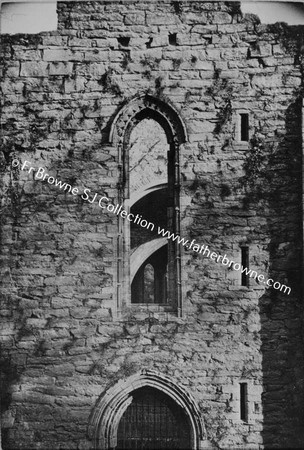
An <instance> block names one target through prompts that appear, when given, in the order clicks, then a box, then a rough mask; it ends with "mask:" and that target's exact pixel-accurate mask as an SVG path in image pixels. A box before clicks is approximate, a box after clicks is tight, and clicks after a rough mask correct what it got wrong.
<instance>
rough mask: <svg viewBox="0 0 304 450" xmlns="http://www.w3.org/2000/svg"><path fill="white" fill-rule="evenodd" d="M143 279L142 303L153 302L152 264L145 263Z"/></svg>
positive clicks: (153, 280)
mask: <svg viewBox="0 0 304 450" xmlns="http://www.w3.org/2000/svg"><path fill="white" fill-rule="evenodd" d="M143 281H144V303H154V297H155V295H154V294H155V277H154V267H153V266H152V264H147V265H146V266H145V268H144V273H143Z"/></svg>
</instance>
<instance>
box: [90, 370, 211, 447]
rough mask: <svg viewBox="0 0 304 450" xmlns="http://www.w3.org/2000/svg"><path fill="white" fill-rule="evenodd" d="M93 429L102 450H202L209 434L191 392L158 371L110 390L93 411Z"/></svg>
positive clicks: (95, 440) (131, 379)
mask: <svg viewBox="0 0 304 450" xmlns="http://www.w3.org/2000/svg"><path fill="white" fill-rule="evenodd" d="M88 434H89V437H90V439H92V440H93V443H94V449H96V450H127V449H132V450H133V449H134V450H146V449H150V450H152V449H154V450H161V449H168V450H169V449H170V450H171V449H172V450H174V449H176V450H177V449H180V450H199V449H201V448H202V443H203V441H204V440H205V439H206V431H205V427H204V424H203V420H202V417H201V415H200V412H199V409H198V407H197V405H196V403H195V400H194V399H193V398H192V396H191V395H190V393H188V392H186V391H184V389H183V388H181V387H179V386H178V384H177V383H175V382H174V381H173V380H172V379H169V378H167V377H166V376H164V375H161V374H159V373H158V372H155V371H152V370H143V371H142V372H141V373H138V374H135V375H133V376H131V377H129V378H127V379H125V380H121V381H119V382H118V383H116V384H115V385H114V386H112V387H111V388H110V389H108V390H107V391H106V392H104V393H103V394H102V395H101V397H100V398H99V400H98V401H97V403H96V405H95V407H94V409H93V411H92V414H91V417H90V420H89V426H88Z"/></svg>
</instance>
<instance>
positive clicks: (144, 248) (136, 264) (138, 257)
mask: <svg viewBox="0 0 304 450" xmlns="http://www.w3.org/2000/svg"><path fill="white" fill-rule="evenodd" d="M167 243H168V240H167V239H166V238H158V239H153V240H152V241H149V242H146V243H145V244H142V245H140V246H139V247H138V248H137V249H136V250H135V251H134V252H133V253H132V254H131V259H130V266H131V274H130V279H131V283H132V281H133V278H134V275H135V274H136V272H137V271H138V269H139V268H140V266H141V265H142V264H143V263H144V262H145V261H146V260H147V259H148V258H149V256H151V255H152V254H153V253H154V252H156V251H157V250H159V249H160V248H162V247H163V246H164V245H167Z"/></svg>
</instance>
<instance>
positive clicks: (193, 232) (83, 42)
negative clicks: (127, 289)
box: [0, 1, 303, 449]
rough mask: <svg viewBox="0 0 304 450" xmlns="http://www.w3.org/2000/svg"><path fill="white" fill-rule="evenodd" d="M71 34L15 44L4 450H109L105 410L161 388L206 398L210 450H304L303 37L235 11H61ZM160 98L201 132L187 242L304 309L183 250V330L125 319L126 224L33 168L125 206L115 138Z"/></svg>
mask: <svg viewBox="0 0 304 450" xmlns="http://www.w3.org/2000/svg"><path fill="white" fill-rule="evenodd" d="M58 20H59V25H58V30H57V31H56V32H52V33H41V34H38V35H14V36H8V35H3V36H2V37H1V40H2V46H1V56H2V73H3V81H2V84H1V89H2V93H3V100H2V113H1V115H2V138H3V146H2V160H1V169H2V174H3V176H2V179H1V190H2V195H3V196H2V204H1V207H2V215H1V274H2V279H3V284H2V299H1V312H0V314H1V325H0V326H1V335H0V336H1V341H0V342H1V380H2V389H1V409H2V445H3V448H4V449H15V448H20V449H26V448H33V449H34V448H35V449H39V448H43V449H54V448H56V449H59V448H64V449H69V448H70V449H86V448H92V446H93V443H92V437H91V436H90V434H88V424H89V417H90V414H92V411H93V409H94V406H95V404H96V401H97V400H98V399H99V397H100V396H101V395H102V394H103V393H104V392H105V391H106V390H107V389H109V387H111V386H114V385H115V383H117V382H121V380H124V379H126V378H128V377H130V376H133V375H134V376H135V375H136V374H138V373H139V372H140V371H141V370H142V369H147V370H148V369H149V370H153V371H156V372H157V373H159V374H161V375H164V376H166V377H168V378H169V379H171V380H172V382H175V383H176V385H177V386H179V388H180V389H182V390H185V391H186V392H189V394H191V395H192V397H193V398H194V399H195V402H196V404H197V406H198V409H199V412H200V414H201V420H202V421H203V422H204V424H205V428H206V434H205V435H204V436H202V441H203V443H202V445H204V446H205V447H206V448H213V447H215V448H222V449H224V448H225V449H226V448H227V449H228V448H230V449H236V448H239V449H243V448H248V449H253V448H263V446H267V447H268V448H278V447H281V448H282V447H285V448H286V447H289V448H290V447H294V448H296V447H300V445H301V442H303V441H302V436H301V420H302V417H303V352H302V345H303V341H302V332H301V324H302V319H301V317H302V302H301V295H302V285H301V254H302V218H301V206H300V205H301V179H302V178H301V177H302V175H301V154H302V143H301V97H302V71H301V70H302V66H301V62H302V54H301V35H302V33H303V29H301V28H300V27H288V26H286V25H284V24H277V25H272V26H266V25H261V24H259V21H258V18H256V17H255V16H245V17H243V16H242V14H241V12H240V10H239V7H238V5H237V4H236V3H230V2H222V3H217V2H212V3H210V2H209V3H208V2H198V1H193V2H179V1H178V2H176V1H174V2H167V1H165V2H163V1H162V2H126V3H124V2H122V3H118V2H99V1H92V2H60V3H58ZM146 94H148V95H150V96H151V97H153V98H156V99H159V100H160V101H161V102H164V103H166V104H168V105H171V106H172V107H173V108H174V110H175V111H177V113H178V115H179V116H180V118H181V121H182V122H183V123H184V124H185V127H186V131H187V139H186V142H185V143H183V144H182V145H181V146H180V173H181V197H180V203H181V236H183V237H185V239H189V240H191V239H195V240H196V241H197V242H198V243H199V244H208V246H209V248H210V250H212V251H215V252H217V253H218V254H222V255H224V254H226V255H227V256H228V257H229V258H230V259H233V260H234V261H237V262H240V259H241V246H243V245H246V246H248V247H249V258H250V267H251V268H252V269H254V270H256V271H257V272H258V273H262V274H265V276H267V277H270V278H273V280H275V281H279V282H281V283H282V284H285V285H287V286H290V287H291V294H290V295H287V294H286V293H284V292H280V291H279V290H275V289H268V290H266V289H265V286H264V285H262V284H258V283H257V282H256V281H255V280H253V279H251V280H250V286H249V287H246V286H241V276H240V273H239V272H236V271H234V270H231V269H228V268H227V267H225V266H223V265H221V264H219V263H216V262H214V261H211V260H210V259H208V258H206V257H204V256H203V255H202V254H198V253H196V252H193V251H192V250H187V249H185V248H181V251H182V302H183V310H184V311H183V315H182V317H177V315H176V314H175V312H174V311H172V312H166V313H164V312H163V311H161V310H160V308H157V307H156V306H153V305H150V307H149V306H146V307H145V308H140V307H138V306H137V305H131V304H128V301H127V300H126V303H127V306H125V307H123V308H120V307H119V308H118V309H117V304H116V281H115V280H116V278H115V277H116V273H117V261H116V256H117V242H116V241H117V233H118V225H117V216H116V215H115V214H113V213H111V212H107V211H106V210H104V209H101V208H100V207H99V206H98V204H97V203H94V204H91V203H89V201H87V200H84V199H83V198H82V196H81V195H72V194H71V193H67V192H65V191H64V190H62V189H59V188H58V187H56V186H54V185H51V184H50V183H48V182H46V181H44V182H43V181H41V180H35V179H34V173H33V172H31V173H28V170H20V166H21V164H22V163H23V162H24V161H25V160H27V161H29V165H28V167H27V169H29V167H30V166H33V167H35V168H36V169H38V168H39V167H43V168H45V170H46V172H47V173H48V174H50V175H51V176H53V177H55V178H57V179H60V180H62V181H63V182H67V183H69V184H70V185H71V186H72V187H77V188H78V189H79V192H80V193H82V192H83V189H84V188H87V189H91V196H90V198H91V199H92V198H93V196H94V194H95V193H98V195H99V196H102V195H104V196H107V197H108V198H109V199H111V201H112V202H113V204H115V203H119V201H120V198H119V189H118V183H119V176H120V170H121V161H120V160H119V151H118V149H117V147H116V146H115V143H113V142H112V143H111V142H110V137H109V133H110V130H111V127H113V120H114V118H115V117H116V115H117V113H118V111H119V110H120V109H121V108H122V106H124V105H126V104H128V102H129V101H131V100H132V99H134V97H135V96H137V95H146ZM244 112H246V113H248V114H249V133H250V141H249V142H243V141H240V133H239V127H240V123H239V120H240V118H239V114H240V113H244ZM16 158H17V159H19V160H20V161H21V163H20V166H19V167H17V168H16V167H12V164H11V163H12V161H13V159H16ZM98 198H99V197H98ZM118 306H120V305H118ZM240 382H247V383H248V422H246V423H245V422H244V421H242V420H241V419H240V386H239V383H240Z"/></svg>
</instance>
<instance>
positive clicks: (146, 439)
mask: <svg viewBox="0 0 304 450" xmlns="http://www.w3.org/2000/svg"><path fill="white" fill-rule="evenodd" d="M132 397H133V400H132V403H131V404H130V405H129V406H128V408H127V409H126V411H125V412H124V414H123V416H122V418H121V420H120V423H119V426H118V431H117V447H116V450H128V449H132V450H135V449H136V450H137V449H138V450H145V449H153V450H161V449H170V450H174V449H180V450H188V449H189V450H190V449H191V434H190V424H189V421H188V419H187V416H186V414H185V413H184V411H183V410H182V408H181V407H180V406H179V405H177V404H176V403H175V402H174V401H173V400H172V399H171V398H170V397H169V396H167V395H165V394H164V393H162V392H161V391H158V390H157V389H154V388H151V387H143V388H140V389H137V390H136V391H134V392H133V393H132Z"/></svg>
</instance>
